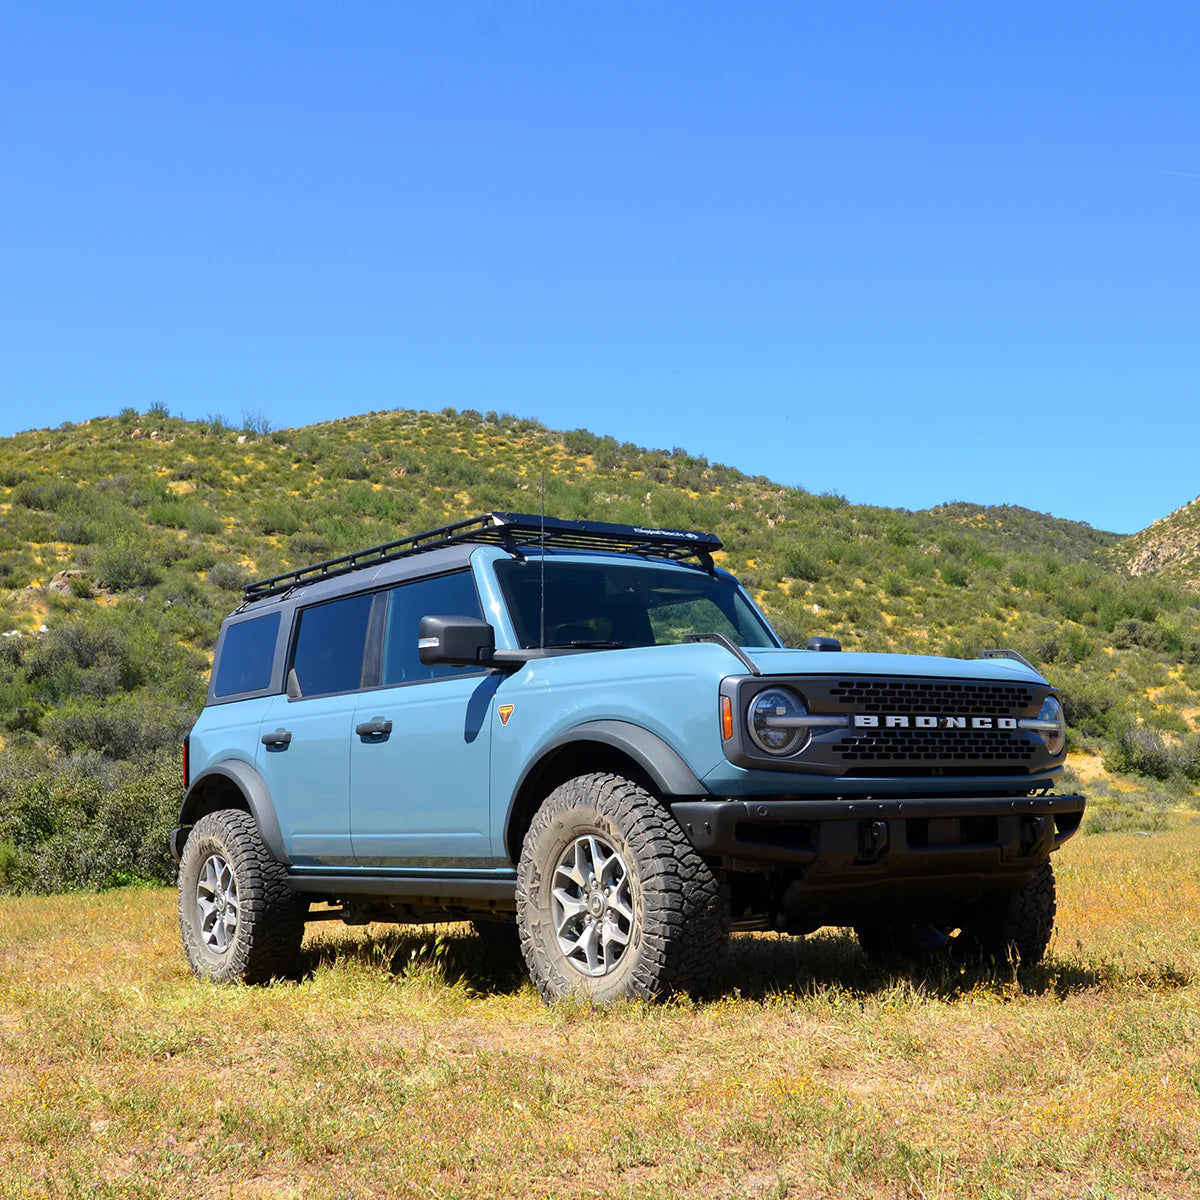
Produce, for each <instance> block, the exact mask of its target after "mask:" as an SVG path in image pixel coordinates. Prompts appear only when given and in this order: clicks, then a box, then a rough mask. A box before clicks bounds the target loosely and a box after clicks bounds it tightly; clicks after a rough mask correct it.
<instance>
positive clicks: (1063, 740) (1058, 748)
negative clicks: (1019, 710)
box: [1037, 696, 1067, 754]
mask: <svg viewBox="0 0 1200 1200" xmlns="http://www.w3.org/2000/svg"><path fill="white" fill-rule="evenodd" d="M1037 719H1038V720H1039V721H1045V722H1050V721H1053V722H1054V725H1055V728H1053V729H1042V730H1041V731H1040V732H1041V735H1042V741H1044V742H1045V743H1046V749H1047V750H1049V751H1050V753H1051V754H1061V753H1062V752H1063V749H1064V747H1065V746H1066V744H1067V719H1066V717H1064V716H1063V706H1062V705H1061V704H1059V702H1058V700H1057V698H1056V697H1054V696H1047V697H1046V702H1045V703H1044V704H1043V705H1042V707H1041V708H1040V709H1039V710H1038V715H1037Z"/></svg>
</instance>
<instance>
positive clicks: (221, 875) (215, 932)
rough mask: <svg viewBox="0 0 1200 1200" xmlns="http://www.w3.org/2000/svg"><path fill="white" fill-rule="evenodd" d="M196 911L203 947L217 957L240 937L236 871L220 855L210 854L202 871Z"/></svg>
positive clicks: (197, 889) (197, 890)
mask: <svg viewBox="0 0 1200 1200" xmlns="http://www.w3.org/2000/svg"><path fill="white" fill-rule="evenodd" d="M196 909H197V912H198V913H199V916H200V936H201V938H203V940H204V944H205V945H206V946H207V947H208V948H209V950H211V951H212V952H213V953H214V954H224V953H225V951H226V950H228V949H229V947H230V946H232V945H233V941H234V938H235V937H237V927H238V894H237V879H236V878H235V876H234V874H233V868H232V867H231V866H230V865H229V863H228V862H227V861H226V860H225V859H224V857H222V856H221V855H220V854H210V855H209V856H208V858H206V859H205V860H204V865H203V866H202V867H201V868H200V878H199V879H198V880H197V881H196Z"/></svg>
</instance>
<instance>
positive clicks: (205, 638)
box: [0, 407, 1200, 890]
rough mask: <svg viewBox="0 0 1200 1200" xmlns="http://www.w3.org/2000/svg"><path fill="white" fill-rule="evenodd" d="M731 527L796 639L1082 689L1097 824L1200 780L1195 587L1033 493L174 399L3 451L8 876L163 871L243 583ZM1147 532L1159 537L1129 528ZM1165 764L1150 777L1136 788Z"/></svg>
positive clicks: (396, 418) (507, 428)
mask: <svg viewBox="0 0 1200 1200" xmlns="http://www.w3.org/2000/svg"><path fill="white" fill-rule="evenodd" d="M543 477H544V480H545V493H546V511H547V512H548V513H551V514H553V515H557V516H562V517H591V518H595V519H599V520H613V521H627V522H637V523H652V524H661V525H673V526H685V527H686V526H691V527H695V528H705V529H713V530H716V531H717V532H718V533H719V534H720V535H721V537H722V538H723V540H724V541H725V544H726V547H727V549H726V551H725V553H724V554H723V556H722V562H723V565H725V566H728V567H729V568H731V569H732V570H734V571H735V572H737V573H738V574H739V575H740V576H741V577H742V579H743V580H744V581H745V582H746V583H747V584H748V585H749V586H750V587H751V589H752V590H753V591H754V593H755V595H756V597H757V598H758V600H759V601H760V603H761V604H762V605H763V607H764V608H765V610H766V611H767V613H768V614H769V616H770V617H771V619H772V620H773V621H774V622H775V624H776V626H777V628H778V629H779V630H780V632H781V633H782V634H783V635H784V637H785V638H786V639H787V640H788V641H790V642H792V643H794V644H803V643H804V642H805V641H806V640H807V639H808V637H809V636H810V635H812V634H814V633H822V634H832V635H835V636H837V637H840V638H841V639H842V642H843V644H844V645H845V647H846V648H847V649H864V650H898V651H915V652H925V653H928V652H936V653H948V654H955V655H965V656H968V657H974V656H975V655H976V654H977V653H978V651H979V650H980V649H982V648H985V647H990V646H1008V647H1012V648H1014V649H1016V650H1019V651H1021V652H1022V653H1023V654H1025V655H1026V656H1028V657H1029V658H1031V659H1033V660H1034V661H1035V662H1037V663H1039V664H1040V665H1041V666H1042V667H1043V669H1044V670H1045V671H1046V673H1047V675H1048V676H1049V677H1050V678H1051V679H1052V680H1053V681H1054V682H1056V683H1057V684H1059V685H1061V686H1062V687H1063V688H1064V689H1065V691H1066V696H1067V700H1068V705H1069V716H1070V719H1071V721H1072V724H1073V726H1074V730H1075V734H1074V743H1073V744H1074V747H1075V750H1076V758H1075V760H1074V761H1075V762H1076V763H1077V765H1078V767H1079V770H1080V771H1081V772H1083V773H1085V774H1086V775H1087V776H1088V777H1089V779H1090V778H1091V777H1092V776H1094V775H1095V774H1096V772H1097V771H1098V770H1099V769H1100V764H1101V762H1103V764H1104V765H1105V766H1106V767H1107V768H1108V769H1109V770H1110V771H1112V772H1116V773H1118V778H1117V779H1115V780H1108V781H1107V782H1106V781H1105V780H1104V779H1099V780H1094V781H1092V782H1090V784H1089V786H1090V788H1091V790H1092V791H1093V793H1096V792H1099V793H1100V794H1102V795H1104V794H1108V796H1109V799H1110V800H1111V803H1110V804H1108V806H1107V807H1105V806H1104V805H1101V821H1102V823H1103V824H1106V825H1109V826H1111V825H1113V824H1119V823H1121V822H1124V821H1134V822H1136V823H1138V824H1140V825H1146V824H1154V823H1161V822H1162V821H1164V820H1165V819H1166V816H1165V814H1166V813H1167V811H1168V810H1170V809H1171V808H1173V807H1177V806H1178V805H1179V804H1180V803H1190V801H1191V798H1192V796H1193V794H1194V788H1195V785H1196V783H1197V780H1200V735H1198V734H1197V718H1198V716H1200V598H1198V597H1197V595H1196V593H1195V592H1194V591H1192V590H1190V589H1189V588H1188V587H1187V586H1185V584H1184V583H1182V582H1180V581H1178V580H1176V579H1174V578H1173V577H1170V576H1166V575H1159V574H1151V573H1143V574H1142V575H1140V576H1134V575H1133V574H1131V573H1130V571H1129V569H1128V566H1127V563H1128V558H1127V542H1125V541H1124V540H1123V539H1121V538H1119V537H1118V536H1116V535H1114V534H1108V533H1104V532H1101V531H1099V530H1095V529H1092V528H1090V527H1089V526H1087V525H1083V524H1079V523H1076V522H1070V521H1062V520H1057V519H1055V518H1053V517H1050V516H1046V515H1044V514H1040V513H1034V512H1030V511H1028V510H1025V509H1021V508H1015V507H992V508H982V507H979V506H976V505H971V504H950V505H945V506H942V507H939V508H936V509H932V510H928V511H924V512H907V511H903V510H896V509H884V508H874V507H869V506H862V505H852V504H848V503H846V501H845V500H844V499H843V498H842V497H840V496H837V495H813V494H811V493H808V492H806V491H804V490H802V489H798V488H785V487H781V486H780V485H778V484H776V483H773V482H771V481H770V480H768V479H766V478H764V477H761V476H755V477H751V476H747V475H744V474H742V473H741V472H739V471H737V470H735V469H733V468H731V467H728V466H723V465H720V464H716V463H712V462H709V461H708V460H707V459H705V458H703V457H699V456H695V455H691V454H689V453H687V452H686V451H684V450H682V449H678V448H676V449H672V450H646V449H643V448H641V447H638V446H634V445H631V444H629V443H625V444H621V443H618V442H617V441H615V440H614V439H612V438H610V437H602V436H597V435H595V434H592V433H589V432H587V431H585V430H575V431H571V432H566V433H562V432H555V431H553V430H549V429H546V428H545V427H544V426H542V425H541V424H539V423H538V422H536V421H530V420H523V419H520V418H516V417H512V416H508V415H498V414H496V413H487V414H481V413H478V412H471V411H468V412H461V413H460V412H455V411H453V410H447V411H444V412H442V413H424V412H407V411H391V412H380V413H370V414H366V415H363V416H358V417H350V418H346V419H344V420H340V421H334V422H329V423H326V424H322V425H315V426H310V427H307V428H302V429H288V430H272V429H270V428H269V426H268V425H267V423H266V422H265V421H264V420H262V419H261V418H250V419H247V420H246V421H245V422H243V426H242V427H241V428H235V427H232V426H231V425H230V424H228V423H227V422H225V421H223V420H222V419H220V418H217V417H213V418H209V419H207V420H204V421H185V420H182V419H180V418H176V417H172V416H171V415H170V414H169V413H168V412H167V411H166V409H165V408H161V407H159V408H157V409H154V410H152V411H150V412H149V413H144V414H139V413H136V412H134V411H132V410H127V411H125V412H123V413H121V414H120V415H119V416H116V417H104V418H97V419H94V420H92V421H88V422H84V423H82V424H79V425H69V424H68V425H64V426H62V427H60V428H58V429H54V430H38V431H32V432H28V433H22V434H18V435H16V436H14V437H10V438H5V439H0V517H2V521H0V634H3V635H4V636H0V886H9V887H18V888H36V889H47V890H52V889H56V888H62V887H68V886H73V885H77V884H88V885H104V884H108V883H114V882H116V883H119V882H123V881H128V880H131V879H137V878H151V879H155V878H165V877H166V876H167V875H169V871H170V864H169V863H168V861H167V860H166V858H165V852H164V850H163V845H164V840H163V839H164V834H165V830H166V829H167V828H168V827H169V825H170V823H171V820H172V818H173V815H174V812H173V807H174V805H175V804H176V803H177V799H178V779H177V766H176V757H177V755H176V747H177V744H178V740H179V738H180V736H181V735H182V734H183V732H184V731H185V730H186V729H187V727H188V726H189V724H190V723H191V720H192V719H193V717H194V715H195V713H196V711H197V710H198V708H199V706H200V705H201V703H202V702H203V695H204V687H205V682H206V673H207V669H208V666H209V662H210V655H211V649H212V645H213V639H214V637H215V634H216V632H217V627H218V625H219V623H220V620H221V618H222V617H223V616H224V615H225V614H226V613H227V612H228V611H229V610H230V609H232V608H233V607H234V606H235V605H236V603H237V602H238V595H239V588H240V587H241V585H242V583H244V582H245V581H247V580H248V579H251V578H254V577H261V576H265V575H270V574H274V573H276V572H278V571H280V570H282V569H285V568H286V567H289V566H294V565H299V564H303V563H305V562H311V561H313V560H316V559H320V558H325V557H329V556H331V555H334V554H338V553H341V552H344V551H348V550H353V549H358V548H361V547H364V546H368V545H371V544H374V543H378V542H382V541H386V540H389V539H391V538H393V537H396V536H398V535H400V534H402V533H405V532H416V531H419V530H421V529H425V528H430V527H433V526H437V525H440V524H443V523H445V522H447V521H449V520H452V519H455V518H457V517H460V516H466V515H471V514H474V513H476V512H481V511H486V510H488V509H492V508H497V509H509V510H529V511H537V509H538V507H539V506H540V503H541V488H542V480H543ZM1139 536H1143V535H1139ZM1131 779H1133V780H1135V781H1136V780H1137V779H1148V780H1153V781H1154V782H1153V785H1152V786H1137V787H1136V788H1133V787H1132V786H1131V782H1130V780H1131Z"/></svg>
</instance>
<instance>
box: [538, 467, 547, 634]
mask: <svg viewBox="0 0 1200 1200" xmlns="http://www.w3.org/2000/svg"><path fill="white" fill-rule="evenodd" d="M539 542H540V546H541V551H542V613H541V635H540V637H539V639H538V645H539V646H541V648H542V649H543V650H545V648H546V468H545V467H543V468H542V529H541V537H540V539H539Z"/></svg>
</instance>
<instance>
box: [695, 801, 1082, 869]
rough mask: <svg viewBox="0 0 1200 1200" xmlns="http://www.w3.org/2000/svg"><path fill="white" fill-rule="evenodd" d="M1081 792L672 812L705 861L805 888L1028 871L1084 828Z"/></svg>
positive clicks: (700, 806)
mask: <svg viewBox="0 0 1200 1200" xmlns="http://www.w3.org/2000/svg"><path fill="white" fill-rule="evenodd" d="M1085 803H1086V802H1085V800H1084V798H1083V797H1082V796H1079V795H1065V796H1060V795H1044V796H1021V797H1007V796H1001V797H996V796H919V797H890V798H879V797H871V798H863V799H847V798H839V799H836V800H832V799H831V800H826V799H804V798H784V799H769V798H763V799H750V800H732V799H726V800H688V801H681V802H679V803H677V804H674V805H672V806H671V811H672V812H673V813H674V815H675V818H676V820H677V821H678V822H679V824H680V826H681V827H682V828H683V831H684V833H685V834H686V835H687V837H688V840H689V841H690V842H691V843H692V845H693V846H694V847H695V849H696V850H697V851H698V852H699V853H700V854H702V855H703V856H704V857H706V858H710V859H720V860H722V861H723V865H725V866H726V867H728V868H730V869H734V870H738V869H742V870H746V869H748V870H764V869H767V870H769V869H772V868H778V869H782V870H784V871H786V872H787V873H789V874H792V875H798V876H801V877H803V878H804V879H805V881H806V882H808V883H811V884H814V885H820V884H821V883H823V882H825V883H839V884H841V883H849V882H851V881H853V882H855V883H859V884H862V885H867V886H869V885H871V884H874V883H878V882H879V881H881V880H884V879H916V878H923V877H930V876H940V877H945V876H950V875H955V876H986V875H988V874H993V873H1002V874H1008V873H1010V872H1012V873H1018V874H1020V873H1026V872H1029V871H1032V870H1033V869H1034V868H1035V867H1036V866H1037V865H1038V864H1039V863H1041V862H1042V861H1044V860H1045V859H1046V857H1047V856H1048V855H1049V854H1050V853H1051V852H1052V851H1054V850H1057V849H1058V847H1059V846H1061V845H1062V844H1063V843H1064V842H1065V841H1066V840H1067V839H1068V838H1069V837H1071V836H1072V835H1073V834H1074V833H1075V832H1076V830H1077V829H1078V828H1079V825H1080V822H1081V820H1082V819H1083V810H1084V807H1085Z"/></svg>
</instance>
